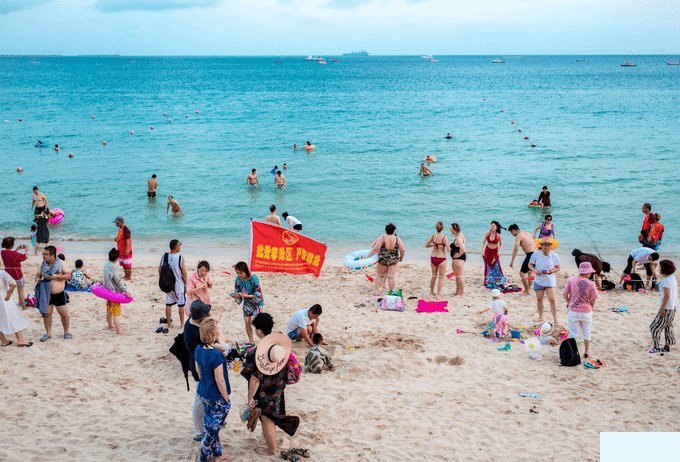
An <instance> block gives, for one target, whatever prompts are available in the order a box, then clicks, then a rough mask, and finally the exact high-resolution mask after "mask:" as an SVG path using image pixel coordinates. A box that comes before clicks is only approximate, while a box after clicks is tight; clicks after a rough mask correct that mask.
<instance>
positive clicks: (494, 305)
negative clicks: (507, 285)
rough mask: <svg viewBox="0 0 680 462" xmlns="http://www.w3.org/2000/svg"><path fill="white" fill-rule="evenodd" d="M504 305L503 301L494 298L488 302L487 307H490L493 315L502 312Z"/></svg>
mask: <svg viewBox="0 0 680 462" xmlns="http://www.w3.org/2000/svg"><path fill="white" fill-rule="evenodd" d="M506 306H507V305H506V304H505V302H504V301H503V300H501V299H496V300H493V301H492V302H491V303H489V308H491V310H492V311H493V314H494V315H496V314H503V313H504V312H505V307H506Z"/></svg>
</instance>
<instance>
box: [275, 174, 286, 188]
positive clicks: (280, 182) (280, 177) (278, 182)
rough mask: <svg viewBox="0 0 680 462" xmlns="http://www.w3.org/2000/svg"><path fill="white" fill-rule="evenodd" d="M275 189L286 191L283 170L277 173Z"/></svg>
mask: <svg viewBox="0 0 680 462" xmlns="http://www.w3.org/2000/svg"><path fill="white" fill-rule="evenodd" d="M274 187H275V188H277V189H286V177H285V176H283V173H281V170H277V171H276V176H275V177H274Z"/></svg>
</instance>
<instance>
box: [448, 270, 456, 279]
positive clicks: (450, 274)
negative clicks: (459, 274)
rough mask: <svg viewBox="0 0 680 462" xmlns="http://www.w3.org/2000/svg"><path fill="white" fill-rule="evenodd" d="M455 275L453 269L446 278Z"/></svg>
mask: <svg viewBox="0 0 680 462" xmlns="http://www.w3.org/2000/svg"><path fill="white" fill-rule="evenodd" d="M455 275H456V273H455V271H451V272H450V273H449V274H447V275H446V279H451V278H452V277H454V276H455Z"/></svg>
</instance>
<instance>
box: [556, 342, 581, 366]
mask: <svg viewBox="0 0 680 462" xmlns="http://www.w3.org/2000/svg"><path fill="white" fill-rule="evenodd" d="M560 364H561V365H562V366H569V367H572V366H578V365H579V364H581V355H579V354H578V345H577V344H576V339H573V338H568V339H566V340H565V341H564V342H562V344H561V345H560Z"/></svg>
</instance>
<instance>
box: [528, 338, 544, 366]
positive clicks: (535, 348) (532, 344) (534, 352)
mask: <svg viewBox="0 0 680 462" xmlns="http://www.w3.org/2000/svg"><path fill="white" fill-rule="evenodd" d="M524 351H526V352H527V353H528V354H529V357H530V358H531V359H535V360H536V361H540V360H541V359H542V358H543V355H542V354H541V341H540V340H539V339H538V337H531V338H530V339H528V340H527V341H525V342H524Z"/></svg>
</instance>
